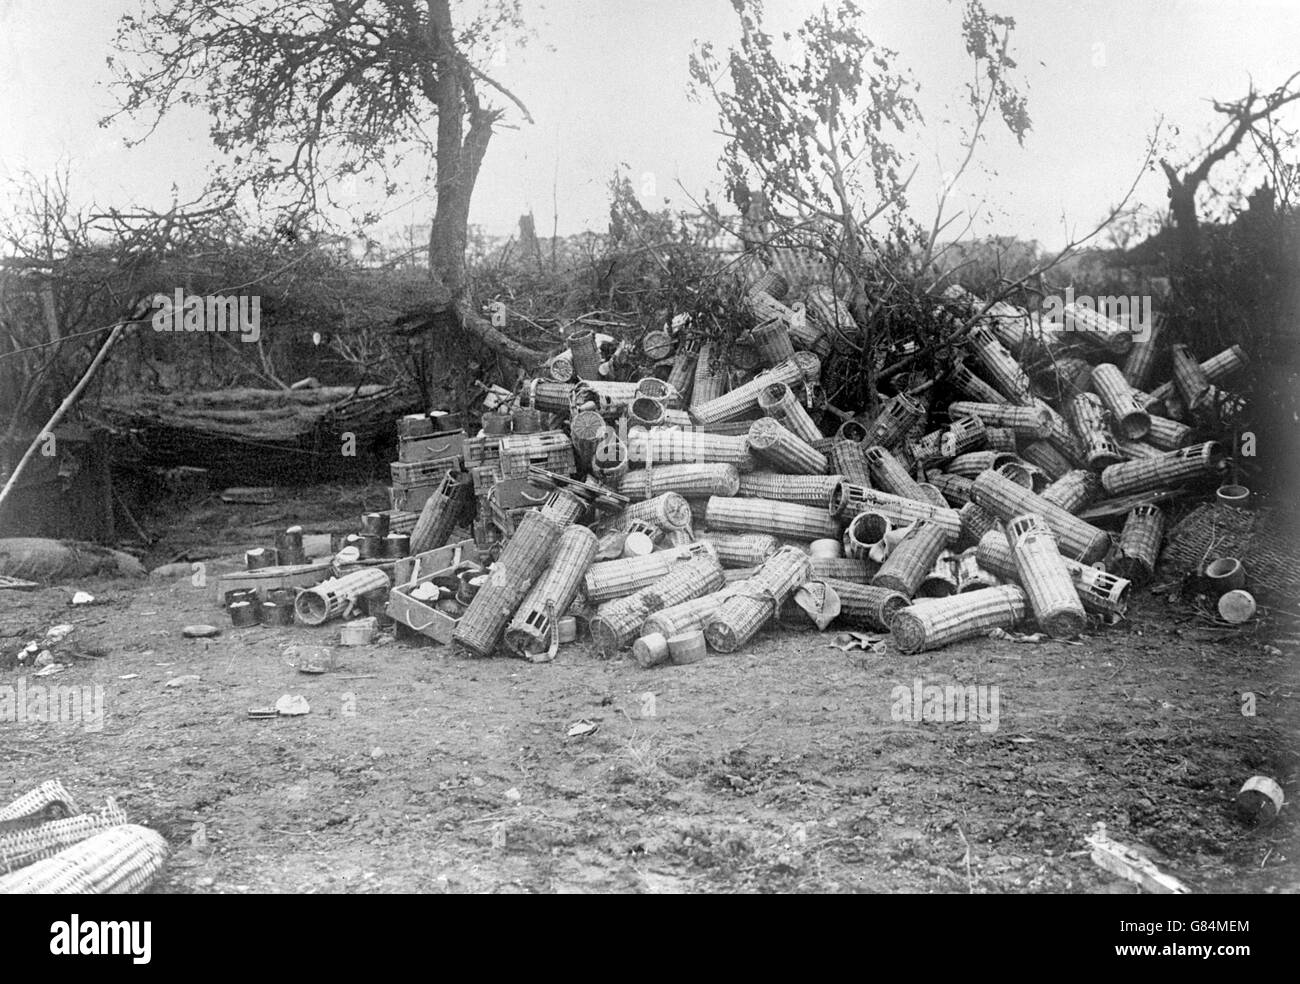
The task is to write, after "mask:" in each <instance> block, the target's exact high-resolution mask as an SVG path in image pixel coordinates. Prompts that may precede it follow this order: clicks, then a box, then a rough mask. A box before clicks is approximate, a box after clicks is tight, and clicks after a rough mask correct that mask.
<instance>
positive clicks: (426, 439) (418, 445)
mask: <svg viewBox="0 0 1300 984" xmlns="http://www.w3.org/2000/svg"><path fill="white" fill-rule="evenodd" d="M464 443H465V432H464V431H459V430H458V431H450V432H448V433H445V434H443V433H435V434H425V435H421V436H419V437H403V438H402V439H401V441H400V442H399V443H398V447H397V460H398V461H399V462H417V461H438V460H440V459H444V458H457V459H458V458H460V455H461V450H462V448H463V446H464Z"/></svg>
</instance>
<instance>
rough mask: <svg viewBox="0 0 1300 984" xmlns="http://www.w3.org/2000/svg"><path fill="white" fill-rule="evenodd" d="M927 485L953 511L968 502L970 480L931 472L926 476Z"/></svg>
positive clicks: (960, 476) (944, 473)
mask: <svg viewBox="0 0 1300 984" xmlns="http://www.w3.org/2000/svg"><path fill="white" fill-rule="evenodd" d="M926 479H927V480H928V481H929V484H931V485H933V486H934V487H935V488H936V489H938V490H939V492H940V494H942V495H943V498H944V501H945V502H946V503H947V504H948V505H950V506H952V507H953V508H954V509H960V508H961V507H962V506H964V505H966V503H968V502H970V487H971V480H970V479H969V478H966V477H964V476H962V475H950V474H949V473H948V472H941V471H932V472H929V473H927V474H926Z"/></svg>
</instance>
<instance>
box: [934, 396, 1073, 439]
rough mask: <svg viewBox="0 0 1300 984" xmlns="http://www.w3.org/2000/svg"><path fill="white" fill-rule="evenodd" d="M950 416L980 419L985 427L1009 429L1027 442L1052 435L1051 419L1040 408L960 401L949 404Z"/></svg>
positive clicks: (1012, 404)
mask: <svg viewBox="0 0 1300 984" xmlns="http://www.w3.org/2000/svg"><path fill="white" fill-rule="evenodd" d="M948 415H949V416H950V417H952V418H953V419H956V418H958V417H978V418H979V419H980V420H982V421H984V426H985V427H1009V428H1011V430H1013V431H1015V433H1016V436H1017V437H1020V438H1023V439H1025V440H1027V441H1034V440H1037V439H1039V438H1043V437H1048V436H1050V435H1051V432H1052V427H1051V418H1050V415H1049V414H1046V413H1044V412H1043V411H1042V410H1041V408H1038V407H1022V406H1019V405H1018V404H1014V403H974V402H972V401H969V400H958V401H957V402H955V403H950V404H948Z"/></svg>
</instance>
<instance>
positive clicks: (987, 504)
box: [971, 465, 1118, 564]
mask: <svg viewBox="0 0 1300 984" xmlns="http://www.w3.org/2000/svg"><path fill="white" fill-rule="evenodd" d="M1111 467H1112V468H1113V467H1118V466H1115V465H1112V466H1111ZM971 499H972V501H973V502H975V503H976V504H977V505H979V506H982V507H983V508H985V509H987V510H988V511H989V512H990V513H992V514H993V515H994V516H996V517H997V518H998V519H1000V520H1002V521H1003V522H1004V523H1005V522H1009V521H1010V520H1012V519H1014V518H1015V517H1016V516H1021V515H1023V514H1025V513H1036V514H1037V515H1039V516H1041V517H1042V518H1043V520H1044V521H1045V522H1046V523H1047V526H1048V527H1049V528H1050V529H1051V531H1052V532H1053V533H1054V534H1055V535H1056V541H1057V544H1058V545H1059V547H1060V550H1061V552H1062V554H1063V555H1065V556H1067V557H1070V558H1072V559H1074V560H1079V561H1082V562H1083V563H1085V564H1091V563H1092V562H1093V561H1096V560H1100V559H1101V558H1102V557H1104V556H1105V555H1106V552H1107V551H1108V550H1109V549H1110V537H1109V536H1107V535H1106V533H1105V531H1104V530H1099V529H1097V527H1095V526H1092V525H1090V524H1088V523H1085V522H1084V521H1083V520H1081V519H1079V518H1078V517H1077V516H1074V515H1072V514H1070V513H1068V512H1066V511H1065V510H1064V509H1062V508H1061V507H1060V506H1054V505H1052V503H1050V502H1047V501H1046V500H1045V499H1043V497H1042V496H1040V495H1037V494H1035V493H1034V492H1031V491H1030V490H1029V489H1026V488H1023V487H1021V486H1019V485H1017V484H1016V483H1015V482H1013V481H1011V480H1010V479H1009V478H1007V477H1005V476H1003V475H999V474H998V473H997V472H995V471H986V472H983V473H981V474H980V475H979V476H978V477H977V478H976V479H975V484H974V485H972V486H971Z"/></svg>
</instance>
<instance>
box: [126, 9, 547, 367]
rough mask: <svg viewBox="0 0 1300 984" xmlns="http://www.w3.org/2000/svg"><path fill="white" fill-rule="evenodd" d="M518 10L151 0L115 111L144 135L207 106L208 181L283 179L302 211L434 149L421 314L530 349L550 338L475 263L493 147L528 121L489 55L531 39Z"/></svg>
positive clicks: (130, 47)
mask: <svg viewBox="0 0 1300 984" xmlns="http://www.w3.org/2000/svg"><path fill="white" fill-rule="evenodd" d="M521 9H522V2H521V0H486V2H484V3H483V4H481V5H480V6H479V7H478V8H476V9H475V10H474V11H473V12H470V13H465V15H464V16H461V17H454V16H453V11H452V5H451V2H450V0H254V2H251V3H250V2H247V0H145V3H144V6H143V8H142V10H141V12H140V13H139V14H138V15H127V16H124V17H123V18H122V19H121V21H120V22H119V25H118V33H117V37H116V40H115V48H116V51H117V54H116V56H115V57H111V58H110V59H109V62H110V66H111V67H112V68H113V70H114V73H115V79H116V86H117V90H118V92H119V93H120V94H121V108H120V110H119V111H118V113H117V114H114V116H117V115H119V114H123V113H124V114H126V115H128V116H131V117H145V118H146V119H147V120H148V122H149V123H150V126H149V129H148V132H147V133H146V136H145V137H144V138H141V139H147V135H148V133H152V132H153V129H154V127H156V126H157V124H158V123H159V122H160V121H161V120H162V118H163V117H165V116H166V115H167V114H168V113H169V112H170V111H172V110H173V109H175V108H177V107H181V106H197V107H201V108H204V109H206V110H207V112H208V115H209V117H210V119H211V123H210V131H209V132H210V136H211V139H212V141H213V143H214V144H215V146H216V147H217V148H218V149H219V150H220V151H222V152H223V153H224V155H225V158H224V160H223V161H222V164H221V165H220V168H219V171H218V175H217V178H216V181H215V182H214V185H213V189H212V190H213V191H214V192H215V193H218V194H221V195H223V196H226V197H227V198H229V199H233V197H234V195H235V194H237V193H238V192H239V191H241V190H243V189H251V190H252V191H253V192H254V193H255V194H257V195H258V196H259V199H265V198H266V197H267V196H271V195H273V194H282V193H284V192H286V191H288V192H289V201H290V203H291V205H290V207H291V209H292V210H293V212H294V214H295V215H301V214H303V213H304V212H307V213H310V212H314V211H316V210H317V209H318V208H319V207H320V206H321V204H322V201H330V202H332V201H333V199H332V197H331V196H332V195H333V194H334V193H335V192H336V190H337V188H338V187H339V184H340V182H343V181H349V180H382V182H383V184H384V188H385V190H386V192H387V193H388V194H389V195H391V194H393V193H394V192H395V191H396V188H397V184H396V181H395V179H394V175H395V173H397V171H398V169H399V168H401V167H402V166H403V165H404V163H406V162H407V161H409V160H412V159H413V160H414V161H415V162H416V163H417V164H418V163H420V162H421V161H423V162H425V163H426V164H427V173H428V174H429V175H430V176H431V180H432V185H433V195H432V198H433V200H434V201H433V214H432V220H431V230H430V234H429V274H430V298H429V303H428V304H427V305H425V306H423V307H422V308H421V309H420V310H418V311H416V312H413V315H415V316H416V317H417V318H418V319H419V320H420V321H422V322H423V323H425V324H427V325H434V324H443V325H445V324H448V323H451V324H452V325H454V326H458V327H463V328H466V329H468V330H469V331H471V332H472V333H473V334H475V335H476V336H477V337H478V338H479V339H480V340H481V341H482V342H483V343H484V344H486V345H487V346H489V347H490V348H492V349H494V350H496V351H497V352H500V353H503V354H505V355H507V356H509V357H511V358H513V359H514V360H516V361H520V362H524V363H528V364H531V363H533V362H536V361H538V359H540V354H539V353H537V352H535V351H533V350H531V349H529V348H527V347H525V346H523V345H520V344H519V343H517V342H516V341H514V340H513V339H510V338H508V337H507V336H505V335H503V334H502V333H500V332H499V331H497V329H496V328H494V327H493V326H492V325H491V324H490V323H488V322H487V321H485V320H484V319H483V318H481V317H480V316H479V315H478V313H477V312H476V310H475V309H474V305H473V302H472V299H471V298H470V297H469V285H468V283H467V280H466V275H465V249H466V243H467V236H468V230H467V226H468V219H469V208H470V201H471V198H472V195H473V192H474V185H475V182H476V181H477V179H478V174H479V169H480V167H481V166H482V164H483V159H484V156H485V155H486V153H487V149H488V146H489V144H490V142H491V140H492V137H493V135H494V133H496V132H497V130H498V129H499V128H500V127H501V126H502V125H508V124H507V122H506V121H507V119H508V117H509V116H515V117H518V118H521V119H522V120H524V121H525V122H532V117H531V116H530V115H529V112H528V109H527V108H526V107H525V105H524V104H523V102H522V101H521V100H520V99H519V98H518V97H517V96H515V95H514V94H513V93H512V92H511V91H510V90H509V89H507V88H506V87H505V86H504V85H503V84H501V82H499V81H498V80H497V79H495V78H494V77H493V76H492V75H490V74H489V73H488V71H487V69H486V66H487V65H489V64H490V62H491V59H492V56H493V55H494V53H495V52H497V51H498V50H500V49H501V48H502V47H504V46H513V45H518V44H522V43H523V42H524V40H525V32H524V26H523V21H522V14H521ZM457 13H458V14H460V13H462V11H461V10H459V9H458V11H457ZM111 119H113V117H109V119H108V120H105V123H107V122H109V120H111ZM366 218H367V219H369V218H373V217H366ZM290 228H292V225H290Z"/></svg>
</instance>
